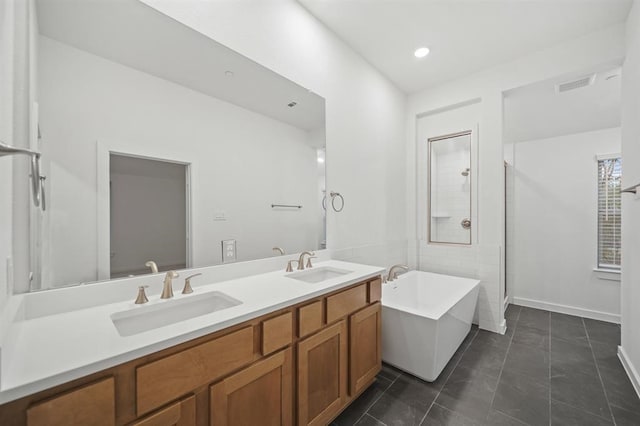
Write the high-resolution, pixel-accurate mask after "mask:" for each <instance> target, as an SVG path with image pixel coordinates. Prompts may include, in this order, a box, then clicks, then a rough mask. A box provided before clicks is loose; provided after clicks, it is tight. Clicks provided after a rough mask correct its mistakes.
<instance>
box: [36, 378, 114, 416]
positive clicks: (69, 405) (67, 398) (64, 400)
mask: <svg viewBox="0 0 640 426" xmlns="http://www.w3.org/2000/svg"><path fill="white" fill-rule="evenodd" d="M114 386H115V385H114V380H113V377H110V378H108V379H104V380H100V381H99V382H96V383H93V384H90V385H87V386H84V387H81V388H79V389H75V390H73V391H71V392H67V393H64V394H62V395H60V396H56V397H54V398H50V399H48V400H45V401H42V402H40V403H38V404H36V405H33V406H31V407H30V408H29V409H28V410H27V425H28V426H57V425H60V426H67V425H95V426H113V425H115V424H116V403H115V387H114Z"/></svg>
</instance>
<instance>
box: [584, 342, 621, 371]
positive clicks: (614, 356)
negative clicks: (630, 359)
mask: <svg viewBox="0 0 640 426" xmlns="http://www.w3.org/2000/svg"><path fill="white" fill-rule="evenodd" d="M591 349H592V350H593V355H594V356H595V358H596V363H597V364H598V367H600V368H613V369H616V368H622V363H621V362H620V359H619V358H618V346H616V345H610V344H606V343H598V342H591Z"/></svg>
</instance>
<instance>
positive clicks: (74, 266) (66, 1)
mask: <svg viewBox="0 0 640 426" xmlns="http://www.w3.org/2000/svg"><path fill="white" fill-rule="evenodd" d="M36 11H37V28H35V31H32V33H34V34H35V35H34V40H33V43H32V45H33V46H35V48H34V50H32V51H33V52H35V61H34V64H36V65H35V73H36V79H37V85H36V86H37V91H36V92H35V99H36V102H37V107H38V108H37V109H38V114H37V115H38V124H39V127H40V130H41V138H40V140H39V150H40V151H41V152H42V157H41V160H42V174H43V175H44V176H46V181H44V190H45V193H46V196H47V210H46V211H45V212H42V211H38V212H36V211H32V212H31V213H30V214H31V217H32V220H33V224H32V226H31V236H30V244H31V259H30V265H31V268H32V271H31V272H32V276H33V277H32V282H31V284H30V288H31V289H43V288H52V287H58V286H65V285H71V284H78V283H86V282H93V281H98V280H106V279H111V278H115V277H122V276H130V275H139V274H146V273H151V272H152V269H151V267H150V266H147V265H145V263H146V262H147V261H154V262H156V264H157V266H158V269H159V270H160V271H163V270H168V269H174V268H176V269H179V268H185V267H186V268H190V267H203V266H209V265H216V264H221V263H223V262H227V261H228V262H238V261H246V260H254V259H260V258H265V257H270V256H278V255H280V250H274V248H275V247H278V248H280V249H282V251H284V252H285V253H287V254H289V253H295V252H300V251H302V250H319V249H323V248H325V246H326V241H325V210H324V209H323V207H322V206H323V197H324V190H325V165H326V163H325V157H326V156H325V101H324V99H323V98H322V97H320V96H319V95H317V94H315V93H312V92H311V91H309V90H307V89H306V88H304V87H301V86H299V85H297V84H296V83H294V82H292V81H290V80H288V79H286V78H284V77H282V76H280V75H278V74H276V73H274V72H273V71H271V70H269V69H267V68H265V67H263V66H261V65H259V64H257V63H255V62H253V61H251V60H249V59H248V58H246V57H243V56H241V55H239V54H238V53H236V52H234V51H232V50H230V49H228V48H226V47H225V46H223V45H221V44H219V43H217V42H216V41H214V40H212V39H210V38H209V37H207V36H204V35H202V34H200V33H199V32H196V31H194V30H193V29H191V28H188V27H186V26H184V25H182V24H180V23H179V22H176V21H175V20H173V19H171V18H169V17H167V16H165V15H163V14H161V13H159V12H158V11H156V10H155V9H153V8H151V7H149V6H147V5H145V4H144V3H142V2H140V1H138V0H118V1H113V0H92V1H86V0H36ZM223 241H224V242H227V243H226V245H224V247H225V250H223ZM229 244H232V246H233V250H232V252H229V250H231V249H229ZM223 254H224V255H225V256H223Z"/></svg>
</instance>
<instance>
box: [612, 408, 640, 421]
mask: <svg viewBox="0 0 640 426" xmlns="http://www.w3.org/2000/svg"><path fill="white" fill-rule="evenodd" d="M611 411H613V418H614V419H615V420H616V426H638V425H640V414H638V413H634V412H631V411H627V410H623V409H622V408H618V407H616V406H611Z"/></svg>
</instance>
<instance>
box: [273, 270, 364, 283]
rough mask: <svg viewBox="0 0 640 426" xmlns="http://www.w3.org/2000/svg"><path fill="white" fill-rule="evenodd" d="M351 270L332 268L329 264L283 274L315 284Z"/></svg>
mask: <svg viewBox="0 0 640 426" xmlns="http://www.w3.org/2000/svg"><path fill="white" fill-rule="evenodd" d="M351 272H353V271H347V270H346V269H338V268H332V267H330V266H321V267H319V268H313V269H307V270H306V271H300V272H294V273H293V274H289V275H285V276H286V277H287V278H293V279H294V280H298V281H304V282H306V283H310V284H317V283H321V282H323V281H327V280H330V279H332V278H337V277H340V276H342V275H346V274H349V273H351Z"/></svg>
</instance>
